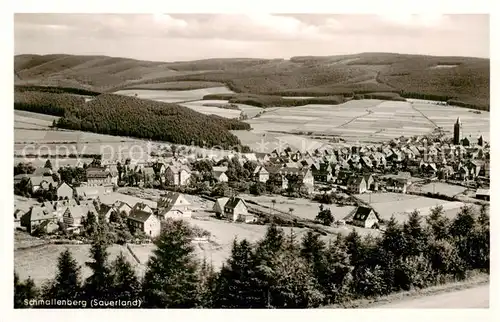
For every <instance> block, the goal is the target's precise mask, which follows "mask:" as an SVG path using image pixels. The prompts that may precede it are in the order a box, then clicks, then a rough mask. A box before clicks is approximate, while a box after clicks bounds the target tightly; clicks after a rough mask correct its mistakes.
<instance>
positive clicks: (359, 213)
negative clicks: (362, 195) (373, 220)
mask: <svg viewBox="0 0 500 322" xmlns="http://www.w3.org/2000/svg"><path fill="white" fill-rule="evenodd" d="M372 211H373V209H371V208H368V207H358V209H356V213H355V214H354V217H353V218H352V219H353V220H361V221H364V220H366V218H368V215H370V212H372Z"/></svg>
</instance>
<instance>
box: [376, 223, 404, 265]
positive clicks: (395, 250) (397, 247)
mask: <svg viewBox="0 0 500 322" xmlns="http://www.w3.org/2000/svg"><path fill="white" fill-rule="evenodd" d="M382 247H383V249H384V250H385V251H386V252H388V253H389V254H391V255H392V256H394V257H395V258H396V259H397V258H399V257H401V256H402V255H403V253H404V249H405V247H406V240H405V238H404V234H403V229H402V227H401V225H400V224H398V223H397V222H396V219H395V218H394V216H392V217H391V219H390V220H389V222H388V223H387V226H386V229H385V231H384V235H383V237H382Z"/></svg>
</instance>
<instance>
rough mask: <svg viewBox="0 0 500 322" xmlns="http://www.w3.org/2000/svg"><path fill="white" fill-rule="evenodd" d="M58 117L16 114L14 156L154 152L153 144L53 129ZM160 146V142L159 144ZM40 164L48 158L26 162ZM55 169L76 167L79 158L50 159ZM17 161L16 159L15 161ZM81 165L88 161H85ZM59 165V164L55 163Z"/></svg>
mask: <svg viewBox="0 0 500 322" xmlns="http://www.w3.org/2000/svg"><path fill="white" fill-rule="evenodd" d="M54 119H57V117H53V116H49V115H43V114H38V113H31V112H25V111H18V110H16V111H14V154H15V155H25V154H29V153H34V154H51V155H57V154H71V153H73V154H78V153H80V154H102V155H103V159H104V160H106V159H117V158H118V159H122V160H125V159H126V158H127V157H130V158H131V159H144V158H146V157H148V156H149V153H150V152H151V151H152V147H151V145H150V141H146V140H138V139H133V138H128V137H120V136H113V135H105V134H97V133H91V132H83V131H70V130H53V129H51V128H49V127H48V126H49V125H51V124H52V121H51V120H54ZM158 143H160V142H158ZM18 159H19V161H23V162H33V163H34V164H36V165H38V164H41V163H45V159H43V160H37V159H31V160H28V159H24V158H18ZM51 161H52V163H53V165H54V166H56V167H57V166H64V165H66V164H68V165H74V164H76V162H77V159H60V158H58V160H51ZM15 162H17V160H15ZM82 162H88V160H86V159H82ZM55 163H57V164H55Z"/></svg>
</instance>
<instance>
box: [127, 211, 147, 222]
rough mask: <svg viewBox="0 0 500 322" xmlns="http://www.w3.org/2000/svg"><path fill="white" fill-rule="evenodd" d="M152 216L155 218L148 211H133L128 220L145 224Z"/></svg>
mask: <svg viewBox="0 0 500 322" xmlns="http://www.w3.org/2000/svg"><path fill="white" fill-rule="evenodd" d="M150 216H153V214H151V213H149V212H147V211H142V210H135V211H132V212H131V213H130V215H129V217H128V219H131V220H133V221H138V222H142V223H143V222H145V221H146V220H148V219H149V217H150Z"/></svg>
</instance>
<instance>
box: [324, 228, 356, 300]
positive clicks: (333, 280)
mask: <svg viewBox="0 0 500 322" xmlns="http://www.w3.org/2000/svg"><path fill="white" fill-rule="evenodd" d="M352 271H353V266H351V262H350V258H349V254H348V252H347V246H346V244H345V240H344V238H343V237H342V236H341V235H338V236H337V239H336V240H335V241H334V242H332V241H330V243H329V246H328V248H327V249H326V250H325V260H324V272H323V274H322V275H321V276H320V279H319V280H318V281H319V284H320V285H321V290H322V292H323V294H324V295H325V304H333V303H340V302H343V301H344V300H347V299H348V298H349V296H350V292H351V290H350V288H351V283H352Z"/></svg>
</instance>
